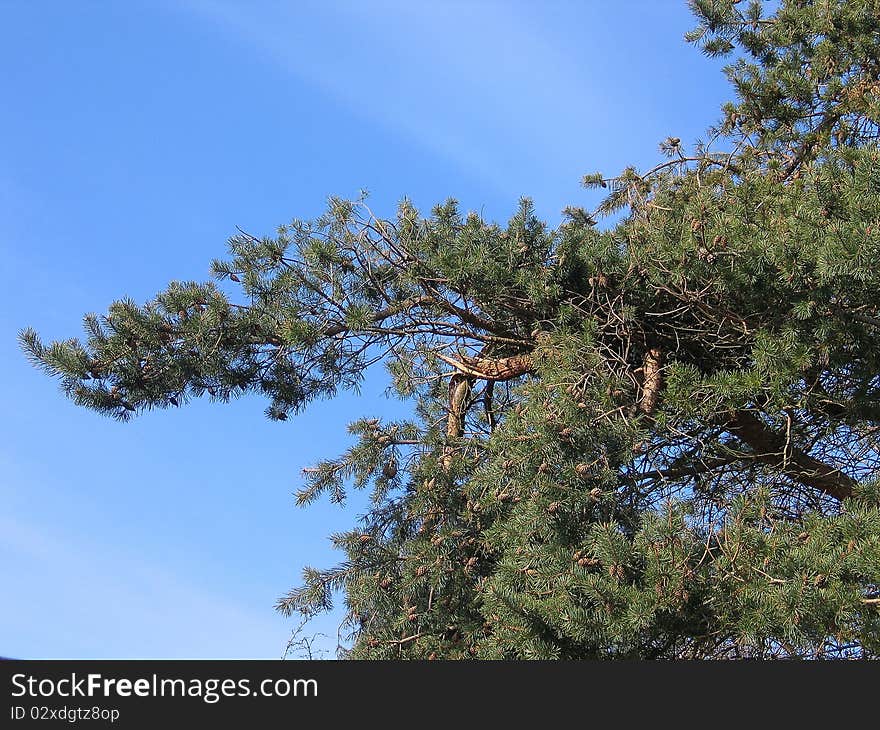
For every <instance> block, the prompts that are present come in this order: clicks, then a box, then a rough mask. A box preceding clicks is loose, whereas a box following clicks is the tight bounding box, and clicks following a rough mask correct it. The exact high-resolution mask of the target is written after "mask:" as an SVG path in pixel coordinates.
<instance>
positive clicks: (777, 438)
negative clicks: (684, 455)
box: [728, 410, 856, 499]
mask: <svg viewBox="0 0 880 730" xmlns="http://www.w3.org/2000/svg"><path fill="white" fill-rule="evenodd" d="M728 427H729V429H730V431H731V433H733V434H734V435H735V436H737V437H738V438H739V439H740V440H742V441H743V442H745V443H746V444H748V445H749V446H750V447H751V448H752V450H753V451H754V457H755V458H756V459H757V460H758V461H761V462H763V463H765V464H769V465H771V466H774V467H776V468H777V469H779V470H780V471H781V472H782V473H783V474H785V475H786V476H787V477H789V478H790V479H793V480H794V481H796V482H799V483H801V484H804V485H806V486H808V487H813V488H814V489H818V490H819V491H820V492H824V493H825V494H828V495H830V496H832V497H835V498H837V499H846V498H847V497H851V496H852V493H853V488H854V487H855V486H856V482H855V480H853V479H852V478H850V477H849V476H847V475H846V474H844V473H843V472H841V471H840V470H839V469H835V468H834V467H832V466H828V464H826V463H824V462H822V461H819V460H818V459H816V458H814V457H812V456H810V455H809V454H807V453H805V452H803V451H801V450H800V449H798V448H797V447H796V446H793V445H792V444H791V443H789V442H788V440H787V439H786V437H785V436H782V435H780V434H778V433H776V431H774V430H773V429H771V428H770V427H769V426H767V425H766V424H765V423H763V422H762V421H761V420H760V419H759V418H758V417H757V416H756V415H755V414H754V413H752V412H751V411H744V410H739V411H735V412H734V414H733V415H732V417H731V418H730V421H729V422H728Z"/></svg>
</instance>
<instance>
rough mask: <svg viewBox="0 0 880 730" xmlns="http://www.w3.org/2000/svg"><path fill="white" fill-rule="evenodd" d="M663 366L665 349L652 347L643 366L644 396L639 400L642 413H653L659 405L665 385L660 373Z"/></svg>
mask: <svg viewBox="0 0 880 730" xmlns="http://www.w3.org/2000/svg"><path fill="white" fill-rule="evenodd" d="M662 367H663V351H662V350H661V349H660V348H659V347H652V348H651V349H650V350H648V352H647V354H646V355H645V364H644V366H643V368H642V376H643V377H642V398H641V400H640V401H639V410H640V411H641V412H642V413H646V414H648V415H651V414H652V413H653V412H654V409H655V408H656V407H657V399H658V398H659V397H660V389H661V388H662V387H663V377H662V376H661V374H660V368H662Z"/></svg>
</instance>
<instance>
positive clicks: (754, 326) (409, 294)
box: [21, 0, 880, 659]
mask: <svg viewBox="0 0 880 730" xmlns="http://www.w3.org/2000/svg"><path fill="white" fill-rule="evenodd" d="M691 6H692V9H693V11H694V13H695V15H696V18H697V23H698V26H697V28H696V29H695V30H694V31H692V32H691V33H689V34H688V35H687V39H688V40H689V41H691V42H694V43H698V44H699V45H700V47H701V48H702V50H703V51H704V52H705V53H707V54H709V55H721V56H723V55H728V54H730V55H731V56H732V57H733V59H734V60H733V62H732V63H731V65H730V66H729V67H728V68H727V75H728V77H729V78H730V80H731V84H732V87H733V90H734V93H735V100H734V101H732V102H730V103H728V104H726V105H725V106H724V108H723V110H722V118H721V120H720V121H719V123H718V124H717V125H716V126H715V127H713V128H712V129H710V130H709V133H708V135H707V140H706V141H703V142H699V143H697V144H696V145H694V147H693V149H686V147H685V146H683V145H682V142H681V140H680V139H678V138H674V137H670V138H668V139H666V140H664V141H663V142H662V143H661V145H660V152H661V153H662V154H663V155H664V157H665V161H663V162H661V163H659V164H658V165H657V166H656V167H655V168H654V169H652V170H649V171H647V172H639V171H638V170H636V169H635V168H627V169H626V170H624V171H623V172H622V173H621V174H619V175H617V176H615V177H611V176H606V175H604V174H602V173H594V174H589V175H587V176H585V177H584V179H583V183H584V185H585V186H587V187H592V188H599V189H602V190H603V192H604V194H605V198H604V200H603V201H602V203H601V204H600V205H599V207H598V208H597V210H596V211H594V212H588V211H586V210H584V209H583V208H579V207H570V208H567V209H566V210H565V220H564V222H563V223H562V225H560V226H559V227H558V228H557V229H555V230H553V229H550V228H549V227H548V226H547V225H545V224H544V223H543V222H542V221H540V220H538V219H537V218H536V216H535V213H534V209H533V206H532V204H531V202H530V201H528V200H522V201H520V205H519V208H518V210H517V211H516V213H515V214H514V215H513V217H512V218H511V220H510V221H509V222H508V223H507V224H506V225H504V226H502V225H499V224H495V223H489V222H486V221H484V220H483V219H482V218H481V217H480V216H478V215H476V214H474V213H470V214H464V213H462V211H461V210H460V208H459V206H458V204H457V203H456V202H455V201H452V200H450V201H447V202H446V203H444V204H442V205H438V206H437V207H436V208H435V209H434V210H433V211H432V212H431V214H430V215H429V216H422V215H421V214H420V213H419V212H418V211H416V210H415V209H414V208H413V206H412V205H411V204H410V203H409V202H408V201H403V202H402V203H401V205H400V206H399V208H398V211H397V213H396V215H394V216H392V217H391V218H388V219H383V218H380V217H377V216H376V215H374V214H373V213H372V211H370V209H369V208H368V207H367V205H366V201H365V200H364V199H359V200H354V201H345V200H339V199H332V200H331V201H330V203H329V206H328V210H327V212H326V214H325V215H324V216H322V217H321V218H319V219H318V220H316V221H310V222H306V221H298V220H297V221H293V222H292V223H291V224H289V225H287V226H282V227H281V228H280V229H279V231H278V234H277V236H275V237H269V238H256V237H254V236H251V235H249V234H246V233H243V232H240V233H239V234H238V235H236V236H234V237H233V238H231V239H230V241H229V254H230V255H229V258H228V259H227V260H225V261H217V262H215V263H214V266H213V272H214V275H215V277H216V278H217V279H218V280H221V281H222V280H229V281H231V282H232V283H233V284H235V285H238V286H239V287H240V289H241V291H242V293H243V295H244V297H243V301H244V302H246V303H238V302H235V301H233V299H232V298H231V297H230V296H228V295H226V294H224V293H223V292H222V291H221V290H220V288H219V287H218V286H217V285H216V284H213V283H209V284H195V283H172V284H171V285H170V286H169V287H168V289H167V290H166V291H165V292H163V293H161V294H160V295H159V296H157V297H156V299H155V300H154V301H152V302H150V303H148V304H146V305H144V306H138V305H136V304H135V303H133V302H131V301H128V300H122V301H119V302H116V303H114V304H112V305H111V307H110V309H109V311H108V313H107V314H106V315H105V316H101V317H98V316H95V315H89V316H88V317H86V319H85V329H86V339H85V340H84V341H83V342H80V341H77V340H66V341H62V342H55V343H51V344H44V343H43V342H42V341H41V340H40V339H39V338H38V337H37V335H36V334H35V333H34V332H33V331H32V330H26V331H24V332H23V333H22V336H21V341H22V345H23V347H24V349H25V351H26V352H27V353H28V355H29V356H30V358H31V359H32V360H33V361H34V363H35V364H37V365H38V366H40V367H42V368H44V369H45V370H46V371H47V372H48V373H49V374H51V375H54V376H57V377H59V378H60V379H61V383H62V387H63V389H64V391H65V392H66V393H67V394H68V395H69V396H70V397H71V398H73V400H74V401H75V402H77V403H79V404H81V405H84V406H87V407H90V408H93V409H95V410H98V411H99V412H102V413H106V414H108V415H111V416H114V417H117V418H121V419H126V418H129V417H131V416H132V415H134V414H136V413H138V412H141V411H143V410H147V409H150V408H153V407H166V406H169V405H175V406H176V405H181V404H182V403H184V402H185V401H186V400H187V399H189V398H192V397H199V396H202V395H203V394H205V393H207V394H208V395H209V396H210V397H211V398H214V399H217V400H228V399H230V398H233V397H237V396H238V395H241V394H243V393H246V392H257V393H261V394H263V395H264V396H266V397H267V398H268V400H269V405H268V408H267V411H266V412H267V415H268V416H269V417H270V418H273V419H276V420H285V419H287V418H288V417H289V416H290V415H292V414H294V413H296V412H297V411H298V410H300V409H301V408H302V407H303V406H305V405H306V404H308V403H310V402H311V401H313V400H315V399H318V398H327V397H332V396H333V395H334V394H335V393H337V392H338V391H339V390H340V389H352V388H357V387H358V385H359V383H360V381H361V377H362V374H363V371H364V369H365V368H367V367H368V366H369V365H370V364H372V363H375V362H380V361H381V362H384V363H385V365H386V366H387V368H388V370H389V373H390V374H391V376H392V380H393V383H394V388H395V390H396V392H397V393H398V395H400V396H401V397H403V398H406V399H408V400H410V401H411V402H412V403H413V406H414V418H413V420H412V421H407V422H398V423H381V422H380V421H378V420H375V419H368V418H365V419H361V420H358V421H355V422H354V423H352V424H351V426H350V433H351V434H352V435H353V436H355V437H356V443H355V445H354V446H352V448H351V449H349V450H348V451H347V452H346V453H345V454H343V455H341V456H340V457H338V458H335V459H332V458H331V459H328V460H325V461H322V462H319V463H318V464H317V466H315V467H313V468H309V469H306V470H305V472H304V486H303V488H302V489H301V491H300V492H299V495H298V501H299V502H300V503H301V504H309V503H311V502H313V501H314V500H316V499H319V498H321V497H322V496H324V495H327V496H328V497H329V499H330V500H331V501H335V502H341V501H343V500H344V499H345V496H346V492H347V490H348V489H351V488H354V489H367V488H369V489H371V490H372V503H371V504H372V507H371V509H370V511H369V512H368V513H367V514H366V515H364V517H363V520H362V523H361V525H360V526H359V527H358V529H356V530H352V531H350V532H346V533H343V534H338V535H335V536H333V541H334V544H335V545H336V546H337V548H338V549H339V551H340V552H341V553H342V555H343V556H344V557H343V559H342V561H341V562H340V563H339V565H337V566H334V567H332V568H330V569H327V570H318V569H312V568H309V569H308V570H307V571H306V572H305V575H304V577H303V584H302V585H301V586H300V587H298V588H296V589H295V590H293V591H292V592H291V593H290V594H289V595H288V596H286V597H284V598H282V599H281V600H280V601H279V604H278V608H279V609H280V610H281V611H283V612H285V613H288V614H291V613H295V612H299V613H302V614H304V615H305V616H306V617H310V616H313V615H315V614H316V613H318V612H321V611H325V610H328V609H329V608H331V607H332V605H333V601H334V599H336V598H337V597H338V595H339V593H340V592H341V593H342V595H343V597H344V601H345V605H346V608H347V619H346V625H347V627H348V629H350V632H351V634H350V636H351V639H352V644H351V649H350V650H349V652H348V653H347V656H351V657H355V658H435V657H436V658H570V659H576V658H637V657H638V658H735V657H762V658H764V657H803V658H850V657H876V656H878V653H880V496H878V495H880V488H878V483H880V482H878V466H880V442H878V433H880V296H878V292H880V270H878V267H877V266H876V265H875V262H876V261H877V260H880V150H878V145H877V140H878V119H880V82H878V77H880V61H878V58H880V8H878V5H877V3H876V2H869V1H867V0H831V1H830V2H821V3H818V2H817V3H810V2H802V1H799V0H784V1H783V2H781V3H779V4H778V8H777V7H776V4H775V3H774V4H773V7H772V8H770V10H772V12H768V5H767V4H765V3H762V2H760V1H758V0H753V1H752V2H743V3H740V2H734V1H733V0H693V2H691ZM615 212H619V213H621V216H620V218H619V219H617V220H616V222H615V223H614V224H613V225H611V224H609V225H608V226H605V227H604V228H600V227H599V226H598V225H597V220H598V219H599V218H600V217H601V216H602V215H608V214H611V213H615Z"/></svg>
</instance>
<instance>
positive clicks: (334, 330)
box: [321, 296, 433, 337]
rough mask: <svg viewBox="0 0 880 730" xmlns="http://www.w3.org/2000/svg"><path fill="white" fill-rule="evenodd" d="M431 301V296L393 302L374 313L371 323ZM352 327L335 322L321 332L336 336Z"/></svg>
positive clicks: (325, 335) (327, 335)
mask: <svg viewBox="0 0 880 730" xmlns="http://www.w3.org/2000/svg"><path fill="white" fill-rule="evenodd" d="M431 301H433V299H432V297H429V296H421V297H410V298H409V299H404V300H403V301H402V302H398V303H397V304H392V305H391V306H390V307H386V308H385V309H380V310H379V311H378V312H376V313H374V314H373V316H372V317H370V323H371V324H377V323H378V322H383V321H385V320H386V319H388V318H389V317H393V316H394V315H395V314H400V313H401V312H405V311H407V310H408V309H412V308H413V307H417V306H419V305H420V304H427V303H429V302H431ZM350 329H351V328H350V327H349V326H348V325H347V324H334V325H331V326H329V327H325V328H324V329H323V330H322V331H321V334H322V335H323V336H324V337H335V336H336V335H341V334H342V333H343V332H348V331H349V330H350Z"/></svg>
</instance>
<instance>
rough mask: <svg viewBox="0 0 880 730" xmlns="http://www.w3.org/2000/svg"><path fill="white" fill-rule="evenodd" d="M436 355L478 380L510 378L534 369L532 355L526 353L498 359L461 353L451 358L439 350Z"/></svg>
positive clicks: (531, 371)
mask: <svg viewBox="0 0 880 730" xmlns="http://www.w3.org/2000/svg"><path fill="white" fill-rule="evenodd" d="M436 355H437V357H439V358H440V359H441V360H442V361H443V362H445V363H446V364H447V365H451V366H452V367H454V368H455V369H456V370H458V371H459V372H460V373H464V374H465V375H470V376H471V377H473V378H477V379H478V380H493V381H504V380H511V379H513V378H516V377H518V376H520V375H526V374H528V373H533V372H534V371H535V365H534V362H533V361H532V357H531V355H528V354H523V355H512V356H511V357H502V358H498V359H491V358H484V357H467V356H464V355H462V356H460V359H459V360H453V359H452V358H451V357H446V355H443V354H441V353H439V352H438V353H436Z"/></svg>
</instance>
